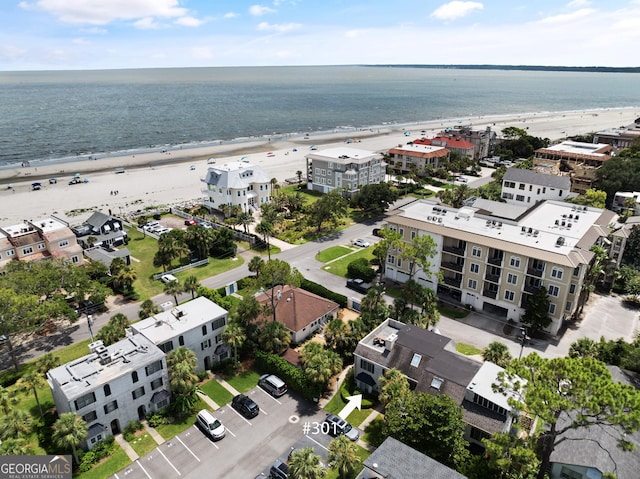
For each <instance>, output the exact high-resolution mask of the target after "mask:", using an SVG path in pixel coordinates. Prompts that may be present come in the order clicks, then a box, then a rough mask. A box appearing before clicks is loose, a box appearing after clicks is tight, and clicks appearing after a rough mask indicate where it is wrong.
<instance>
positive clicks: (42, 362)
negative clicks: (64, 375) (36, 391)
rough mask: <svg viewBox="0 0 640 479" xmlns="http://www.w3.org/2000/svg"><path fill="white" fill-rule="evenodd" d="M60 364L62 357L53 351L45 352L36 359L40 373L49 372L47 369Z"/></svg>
mask: <svg viewBox="0 0 640 479" xmlns="http://www.w3.org/2000/svg"><path fill="white" fill-rule="evenodd" d="M58 366H60V357H59V356H56V355H54V354H53V353H45V354H43V355H42V356H40V358H38V360H37V361H36V369H37V370H38V372H39V373H40V374H47V371H49V370H50V369H53V368H57V367H58Z"/></svg>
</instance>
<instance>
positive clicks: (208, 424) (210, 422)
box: [196, 409, 227, 441]
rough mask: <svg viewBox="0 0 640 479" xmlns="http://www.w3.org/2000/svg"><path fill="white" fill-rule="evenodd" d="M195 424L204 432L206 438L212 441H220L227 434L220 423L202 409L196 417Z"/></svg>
mask: <svg viewBox="0 0 640 479" xmlns="http://www.w3.org/2000/svg"><path fill="white" fill-rule="evenodd" d="M196 422H197V423H198V425H199V426H200V427H201V428H202V429H203V430H204V432H205V433H206V434H207V436H209V437H210V438H211V439H213V440H214V441H217V440H219V439H222V438H223V437H224V435H225V434H226V432H227V430H226V429H225V427H224V426H223V425H222V423H221V422H220V421H219V420H218V419H216V418H215V417H214V416H213V414H211V413H210V412H209V411H207V410H206V409H203V410H202V411H200V412H199V413H198V415H197V416H196Z"/></svg>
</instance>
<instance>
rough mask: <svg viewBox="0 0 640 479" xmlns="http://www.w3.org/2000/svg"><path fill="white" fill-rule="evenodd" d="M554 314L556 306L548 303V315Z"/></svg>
mask: <svg viewBox="0 0 640 479" xmlns="http://www.w3.org/2000/svg"><path fill="white" fill-rule="evenodd" d="M555 313H556V305H555V304H553V303H549V314H555Z"/></svg>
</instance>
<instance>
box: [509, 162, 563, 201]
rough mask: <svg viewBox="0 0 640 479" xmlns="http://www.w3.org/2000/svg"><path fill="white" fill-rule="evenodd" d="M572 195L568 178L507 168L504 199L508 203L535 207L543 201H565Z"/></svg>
mask: <svg viewBox="0 0 640 479" xmlns="http://www.w3.org/2000/svg"><path fill="white" fill-rule="evenodd" d="M570 195H571V179H570V178H569V177H567V176H558V175H549V174H545V173H537V172H535V171H532V170H524V169H522V168H507V171H505V173H504V176H503V178H502V199H503V200H504V201H506V202H507V203H513V204H521V205H522V204H526V205H535V204H536V203H537V202H538V201H543V200H565V199H566V198H567V197H569V196H570ZM573 196H575V194H574V195H573Z"/></svg>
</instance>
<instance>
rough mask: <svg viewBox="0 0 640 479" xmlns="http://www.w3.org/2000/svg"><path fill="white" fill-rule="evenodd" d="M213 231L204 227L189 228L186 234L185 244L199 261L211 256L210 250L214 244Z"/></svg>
mask: <svg viewBox="0 0 640 479" xmlns="http://www.w3.org/2000/svg"><path fill="white" fill-rule="evenodd" d="M212 231H213V230H210V229H207V228H203V227H202V226H197V227H194V228H189V229H188V230H187V232H186V233H185V234H184V240H185V242H186V243H187V245H188V246H189V248H190V249H191V251H192V252H193V253H195V255H196V257H197V258H198V259H204V258H207V257H208V256H209V250H210V249H211V245H212V244H213V242H214V238H213V234H212Z"/></svg>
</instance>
